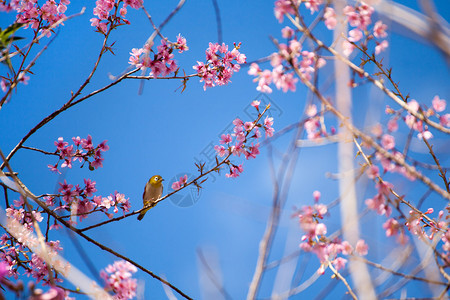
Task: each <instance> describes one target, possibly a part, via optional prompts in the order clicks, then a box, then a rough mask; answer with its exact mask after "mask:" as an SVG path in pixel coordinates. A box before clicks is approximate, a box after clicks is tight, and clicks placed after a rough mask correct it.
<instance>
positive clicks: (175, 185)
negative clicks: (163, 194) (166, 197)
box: [172, 175, 188, 191]
mask: <svg viewBox="0 0 450 300" xmlns="http://www.w3.org/2000/svg"><path fill="white" fill-rule="evenodd" d="M187 180H188V176H187V175H184V176H182V177H180V180H178V181H175V182H174V183H172V189H173V190H175V191H176V190H179V189H181V188H182V187H183V186H184V185H185V184H186V182H187Z"/></svg>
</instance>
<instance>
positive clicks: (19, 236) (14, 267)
mask: <svg viewBox="0 0 450 300" xmlns="http://www.w3.org/2000/svg"><path fill="white" fill-rule="evenodd" d="M15 202H16V203H15V205H19V204H20V201H15ZM13 210H15V208H13V207H10V208H8V209H7V216H8V217H9V218H12V219H8V223H7V224H8V225H7V226H8V233H5V234H3V235H2V236H1V237H0V247H1V248H2V251H1V252H0V262H1V264H2V265H6V266H7V268H6V269H7V272H6V274H4V275H5V276H8V277H11V276H12V277H14V278H15V279H17V278H18V276H19V275H20V274H19V267H23V268H24V269H25V273H24V274H26V275H28V276H32V277H33V278H34V279H35V280H36V281H37V282H38V283H39V282H40V281H41V280H43V281H44V284H48V283H49V281H48V278H49V273H48V272H49V269H48V268H47V266H46V263H45V262H44V261H43V260H42V259H41V258H40V257H39V256H37V255H36V254H34V253H32V254H31V255H30V252H31V251H30V248H32V247H36V246H37V245H38V241H37V238H36V237H35V235H34V234H33V231H34V230H33V227H34V225H33V220H32V219H31V218H28V217H27V216H25V217H23V218H22V219H20V220H18V219H17V216H13V217H11V212H12V211H13ZM33 215H35V220H36V221H37V222H41V221H42V219H43V218H42V217H40V214H39V213H38V212H36V211H33ZM9 232H13V233H14V235H10V233H9ZM46 247H47V252H46V253H47V258H48V259H49V260H50V261H51V263H52V265H54V266H57V267H60V270H64V272H66V271H68V270H69V268H70V265H69V264H66V263H64V262H62V261H60V260H59V259H58V258H57V255H58V253H59V252H60V251H61V250H62V247H61V246H60V242H59V241H48V242H46ZM52 277H53V278H54V280H55V281H57V282H62V279H60V278H58V277H57V274H52Z"/></svg>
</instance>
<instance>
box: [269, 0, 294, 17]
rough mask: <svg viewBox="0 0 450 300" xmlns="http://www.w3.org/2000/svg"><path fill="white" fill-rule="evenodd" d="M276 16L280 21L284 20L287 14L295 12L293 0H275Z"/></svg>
mask: <svg viewBox="0 0 450 300" xmlns="http://www.w3.org/2000/svg"><path fill="white" fill-rule="evenodd" d="M274 13H275V18H277V20H278V22H280V23H281V22H283V18H284V15H285V14H294V13H295V11H294V9H293V8H292V5H291V0H277V1H275V8H274Z"/></svg>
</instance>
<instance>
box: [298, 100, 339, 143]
mask: <svg viewBox="0 0 450 300" xmlns="http://www.w3.org/2000/svg"><path fill="white" fill-rule="evenodd" d="M305 113H306V115H307V116H308V119H306V120H305V124H304V128H305V132H306V137H307V139H310V140H313V139H316V138H320V137H327V136H329V134H331V135H334V134H335V133H336V129H335V128H334V127H333V126H331V127H330V132H329V133H328V132H327V130H326V127H325V126H324V123H323V121H322V122H321V116H320V115H318V113H317V106H316V105H315V104H310V105H308V107H307V108H306V111H305Z"/></svg>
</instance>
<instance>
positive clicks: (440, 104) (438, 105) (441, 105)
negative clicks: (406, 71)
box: [432, 95, 447, 112]
mask: <svg viewBox="0 0 450 300" xmlns="http://www.w3.org/2000/svg"><path fill="white" fill-rule="evenodd" d="M432 104H433V108H434V110H435V111H436V112H441V111H444V110H445V107H446V106H447V102H446V101H445V100H444V99H440V98H439V96H438V95H436V96H434V98H433V101H432Z"/></svg>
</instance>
